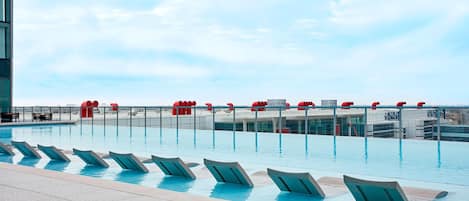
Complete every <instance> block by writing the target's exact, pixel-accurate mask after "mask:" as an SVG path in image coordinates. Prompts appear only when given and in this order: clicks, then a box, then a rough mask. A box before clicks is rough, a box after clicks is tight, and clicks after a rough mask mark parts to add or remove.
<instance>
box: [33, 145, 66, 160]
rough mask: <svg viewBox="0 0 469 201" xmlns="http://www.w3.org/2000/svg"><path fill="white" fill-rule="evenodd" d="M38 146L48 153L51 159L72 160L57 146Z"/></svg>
mask: <svg viewBox="0 0 469 201" xmlns="http://www.w3.org/2000/svg"><path fill="white" fill-rule="evenodd" d="M37 148H38V149H39V150H41V151H42V152H43V153H44V154H46V155H47V156H48V157H49V158H50V159H51V160H55V161H64V162H70V159H69V158H68V157H67V156H66V155H65V154H64V153H63V152H62V151H60V150H59V149H57V148H56V147H55V146H42V145H40V144H38V145H37Z"/></svg>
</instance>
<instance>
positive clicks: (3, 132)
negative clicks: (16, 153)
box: [0, 128, 13, 144]
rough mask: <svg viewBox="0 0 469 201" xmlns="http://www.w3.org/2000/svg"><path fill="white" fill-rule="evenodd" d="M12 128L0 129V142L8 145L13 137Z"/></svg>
mask: <svg viewBox="0 0 469 201" xmlns="http://www.w3.org/2000/svg"><path fill="white" fill-rule="evenodd" d="M12 133H13V131H12V128H0V142H2V143H4V144H9V143H10V142H11V138H12V136H13V134H12Z"/></svg>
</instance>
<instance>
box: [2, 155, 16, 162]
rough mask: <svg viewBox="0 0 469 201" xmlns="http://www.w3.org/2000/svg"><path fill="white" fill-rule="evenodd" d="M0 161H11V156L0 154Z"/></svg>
mask: <svg viewBox="0 0 469 201" xmlns="http://www.w3.org/2000/svg"><path fill="white" fill-rule="evenodd" d="M0 162H4V163H13V156H9V155H2V154H0Z"/></svg>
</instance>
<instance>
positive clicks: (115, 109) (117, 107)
mask: <svg viewBox="0 0 469 201" xmlns="http://www.w3.org/2000/svg"><path fill="white" fill-rule="evenodd" d="M109 105H111V110H112V111H117V110H119V104H117V103H111V104H109Z"/></svg>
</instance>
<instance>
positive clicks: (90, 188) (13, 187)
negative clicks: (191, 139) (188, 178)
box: [0, 163, 216, 201]
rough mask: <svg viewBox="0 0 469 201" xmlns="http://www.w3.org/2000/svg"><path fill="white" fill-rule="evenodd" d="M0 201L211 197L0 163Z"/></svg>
mask: <svg viewBox="0 0 469 201" xmlns="http://www.w3.org/2000/svg"><path fill="white" fill-rule="evenodd" d="M0 200H2V201H62V200H66V201H155V200H165V201H170V200H193V201H209V200H216V199H212V198H206V197H201V196H197V195H191V194H187V193H179V192H173V191H167V190H162V189H157V188H148V187H144V186H138V185H132V184H126V183H121V182H115V181H108V180H104V179H97V178H91V177H85V176H78V175H72V174H67V173H62V172H55V171H50V170H43V169H37V168H32V167H25V166H18V165H11V164H6V163H0Z"/></svg>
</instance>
